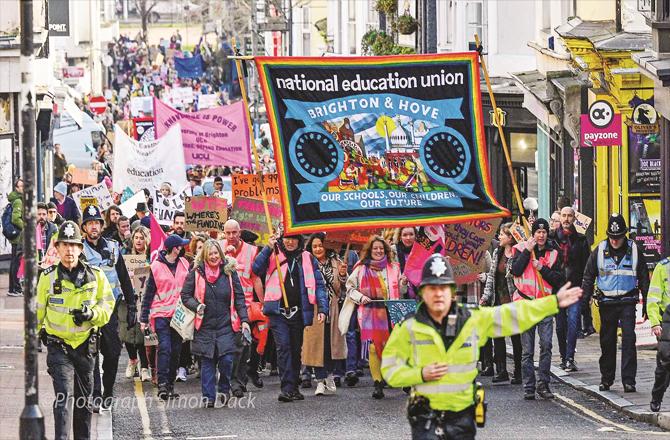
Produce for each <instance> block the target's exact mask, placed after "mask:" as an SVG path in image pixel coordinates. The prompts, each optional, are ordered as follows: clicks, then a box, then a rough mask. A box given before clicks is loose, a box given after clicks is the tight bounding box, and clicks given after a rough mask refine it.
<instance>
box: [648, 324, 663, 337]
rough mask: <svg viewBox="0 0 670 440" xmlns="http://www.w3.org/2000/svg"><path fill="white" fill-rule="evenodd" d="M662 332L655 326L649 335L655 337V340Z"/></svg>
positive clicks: (659, 327)
mask: <svg viewBox="0 0 670 440" xmlns="http://www.w3.org/2000/svg"><path fill="white" fill-rule="evenodd" d="M662 332H663V329H662V328H661V326H660V325H655V326H653V327H652V328H651V333H652V334H653V335H654V336H656V337H657V338H660V337H661V333H662Z"/></svg>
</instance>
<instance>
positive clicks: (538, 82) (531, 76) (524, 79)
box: [510, 70, 553, 102]
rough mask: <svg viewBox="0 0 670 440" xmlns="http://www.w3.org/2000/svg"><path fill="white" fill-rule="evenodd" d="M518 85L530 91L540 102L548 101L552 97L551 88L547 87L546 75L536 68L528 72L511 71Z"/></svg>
mask: <svg viewBox="0 0 670 440" xmlns="http://www.w3.org/2000/svg"><path fill="white" fill-rule="evenodd" d="M510 75H512V78H514V79H515V80H516V82H517V83H518V84H519V86H520V87H521V88H522V89H524V90H528V91H529V92H531V93H532V94H533V95H535V96H536V97H537V99H539V100H540V101H542V102H549V101H551V99H552V98H553V95H552V94H551V90H549V88H548V87H547V77H546V76H544V75H543V74H541V73H540V72H539V71H537V70H531V71H528V72H518V73H511V74H510Z"/></svg>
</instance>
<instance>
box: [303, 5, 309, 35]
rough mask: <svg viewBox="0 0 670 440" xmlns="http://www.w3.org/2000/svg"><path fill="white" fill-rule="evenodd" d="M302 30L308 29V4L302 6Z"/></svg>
mask: <svg viewBox="0 0 670 440" xmlns="http://www.w3.org/2000/svg"><path fill="white" fill-rule="evenodd" d="M302 30H303V31H308V30H309V6H303V8H302Z"/></svg>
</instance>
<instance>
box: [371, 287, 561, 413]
mask: <svg viewBox="0 0 670 440" xmlns="http://www.w3.org/2000/svg"><path fill="white" fill-rule="evenodd" d="M419 307H425V306H424V305H420V306H419ZM556 313H558V302H557V300H556V296H555V295H551V296H547V297H545V298H541V299H536V300H532V301H530V300H522V301H516V302H513V303H509V304H504V305H502V306H499V307H482V308H480V309H476V310H472V311H471V314H470V317H469V318H468V319H467V320H466V321H465V323H464V324H463V327H462V328H461V331H460V332H459V333H458V334H457V335H456V338H455V339H454V341H453V343H452V344H451V346H450V347H449V350H445V347H444V342H443V340H442V337H441V336H440V334H439V333H438V332H437V330H436V329H435V328H434V327H433V326H432V325H430V324H426V323H423V322H420V321H418V320H417V319H416V317H411V318H408V319H406V320H405V321H403V322H402V323H400V324H398V325H396V326H395V328H394V329H393V332H392V333H391V337H390V338H389V340H388V342H387V343H386V347H385V348H384V354H383V357H382V375H383V376H384V379H385V380H386V382H387V383H388V384H389V385H391V386H393V387H396V388H400V387H408V386H411V387H412V393H413V394H417V395H421V396H425V397H426V398H428V399H429V400H430V407H431V408H433V409H434V410H440V411H461V410H464V409H466V408H468V407H469V406H472V405H474V386H473V382H474V380H475V378H476V377H477V373H478V371H477V360H478V359H479V347H481V346H482V345H484V344H485V343H486V341H487V339H488V338H499V337H502V336H510V335H515V334H518V333H523V332H524V331H526V330H528V329H529V328H531V327H532V326H534V325H535V324H537V323H538V322H540V321H541V320H542V319H544V318H545V317H547V316H551V315H554V314H556ZM445 319H446V318H445ZM435 362H437V363H446V364H448V370H447V374H445V375H444V376H442V378H441V379H439V380H436V381H431V382H424V381H423V377H422V375H421V370H422V368H423V367H425V366H426V365H429V364H432V363H435Z"/></svg>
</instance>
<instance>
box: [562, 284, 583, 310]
mask: <svg viewBox="0 0 670 440" xmlns="http://www.w3.org/2000/svg"><path fill="white" fill-rule="evenodd" d="M570 285H571V284H570V282H569V281H568V282H567V283H565V284H564V285H563V287H561V289H560V290H559V291H558V293H557V294H556V299H557V300H558V307H560V308H562V309H565V308H566V307H570V306H571V305H573V304H574V303H576V302H577V301H579V298H581V297H582V288H581V287H570Z"/></svg>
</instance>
